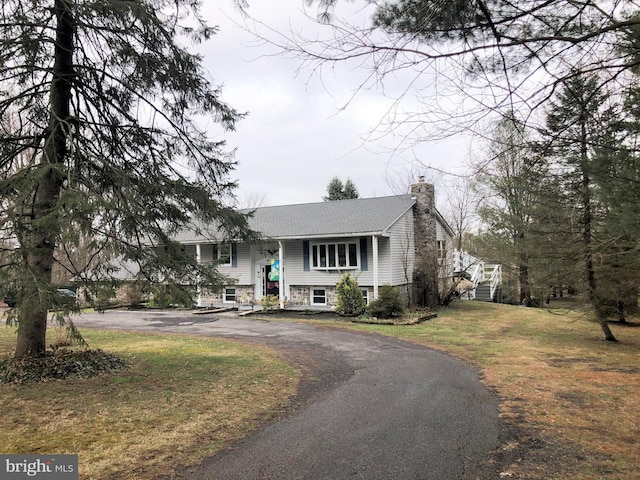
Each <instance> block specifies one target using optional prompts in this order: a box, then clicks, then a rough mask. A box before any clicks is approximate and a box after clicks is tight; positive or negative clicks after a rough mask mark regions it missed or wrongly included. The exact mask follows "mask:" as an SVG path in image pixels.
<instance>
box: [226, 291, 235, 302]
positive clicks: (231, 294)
mask: <svg viewBox="0 0 640 480" xmlns="http://www.w3.org/2000/svg"><path fill="white" fill-rule="evenodd" d="M224 303H236V289H235V287H226V288H225V289H224Z"/></svg>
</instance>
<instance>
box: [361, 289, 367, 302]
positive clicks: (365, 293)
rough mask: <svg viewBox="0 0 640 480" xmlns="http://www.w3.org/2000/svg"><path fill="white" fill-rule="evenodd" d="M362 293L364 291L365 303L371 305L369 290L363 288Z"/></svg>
mask: <svg viewBox="0 0 640 480" xmlns="http://www.w3.org/2000/svg"><path fill="white" fill-rule="evenodd" d="M360 293H362V298H364V303H366V304H367V305H369V290H367V289H366V288H363V289H362V290H360Z"/></svg>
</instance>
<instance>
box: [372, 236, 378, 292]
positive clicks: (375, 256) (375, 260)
mask: <svg viewBox="0 0 640 480" xmlns="http://www.w3.org/2000/svg"><path fill="white" fill-rule="evenodd" d="M371 244H372V250H373V252H372V256H373V299H374V300H377V299H378V282H379V280H378V237H376V236H375V235H373V236H372V237H371Z"/></svg>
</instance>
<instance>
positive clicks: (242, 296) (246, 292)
mask: <svg viewBox="0 0 640 480" xmlns="http://www.w3.org/2000/svg"><path fill="white" fill-rule="evenodd" d="M225 288H235V289H236V301H235V302H229V301H226V302H225V300H224V288H223V289H222V290H221V291H218V292H213V291H211V290H209V289H207V288H202V290H201V291H200V305H199V306H200V307H212V306H214V305H220V304H222V303H225V304H229V305H232V304H234V303H237V304H243V303H247V304H249V303H251V302H253V301H254V298H255V297H254V287H253V285H229V286H228V287H225Z"/></svg>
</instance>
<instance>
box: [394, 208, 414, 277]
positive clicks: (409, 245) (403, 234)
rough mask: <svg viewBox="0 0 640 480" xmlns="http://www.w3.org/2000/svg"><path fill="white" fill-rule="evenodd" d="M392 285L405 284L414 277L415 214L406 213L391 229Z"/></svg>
mask: <svg viewBox="0 0 640 480" xmlns="http://www.w3.org/2000/svg"><path fill="white" fill-rule="evenodd" d="M389 234H390V235H389V236H390V244H391V276H392V285H405V284H407V283H410V282H411V281H412V278H413V265H414V256H415V247H414V235H413V215H412V212H407V213H405V214H404V215H403V216H402V217H401V218H400V219H399V220H398V221H397V222H396V223H395V224H394V225H393V226H392V227H391V228H390V229H389Z"/></svg>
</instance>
